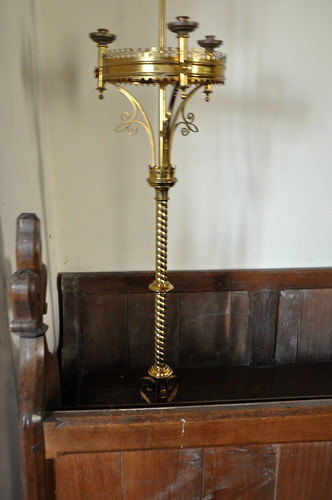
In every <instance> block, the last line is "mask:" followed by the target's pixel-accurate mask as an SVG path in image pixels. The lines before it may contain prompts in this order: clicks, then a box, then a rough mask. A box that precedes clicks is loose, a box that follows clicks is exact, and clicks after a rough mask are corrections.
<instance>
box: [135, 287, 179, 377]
mask: <svg viewBox="0 0 332 500" xmlns="http://www.w3.org/2000/svg"><path fill="white" fill-rule="evenodd" d="M178 304H179V295H178V294H176V293H169V294H168V295H167V335H168V336H167V353H166V357H167V363H169V364H170V365H171V366H172V367H176V366H177V365H178V353H179V328H178V317H179V314H178V309H179V306H178ZM128 344H129V366H130V368H132V369H135V370H136V369H139V368H145V369H147V368H148V367H149V366H150V365H151V364H152V363H153V361H154V294H152V293H147V294H145V293H140V294H128Z"/></svg>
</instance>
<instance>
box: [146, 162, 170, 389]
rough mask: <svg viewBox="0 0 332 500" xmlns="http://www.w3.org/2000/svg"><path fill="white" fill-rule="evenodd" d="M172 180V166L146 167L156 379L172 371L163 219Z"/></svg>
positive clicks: (165, 228)
mask: <svg viewBox="0 0 332 500" xmlns="http://www.w3.org/2000/svg"><path fill="white" fill-rule="evenodd" d="M175 182H176V178H175V177H174V168H173V167H171V166H168V167H162V168H160V167H151V168H150V178H149V184H150V185H151V186H152V187H154V188H155V191H156V197H155V199H156V269H155V281H154V282H153V283H152V284H151V285H150V287H149V288H150V290H153V291H154V292H155V317H154V364H153V365H152V366H151V368H150V369H149V375H151V376H153V377H155V378H159V379H160V378H167V377H169V376H170V375H172V373H173V370H172V369H171V368H170V367H169V366H168V365H167V364H166V336H167V292H169V291H170V290H172V289H173V286H172V285H171V284H170V283H169V282H168V279H167V223H168V190H169V188H170V187H172V186H173V185H174V183H175Z"/></svg>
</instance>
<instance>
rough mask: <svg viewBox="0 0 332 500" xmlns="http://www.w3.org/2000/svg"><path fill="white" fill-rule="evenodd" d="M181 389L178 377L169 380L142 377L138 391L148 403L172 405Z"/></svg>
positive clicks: (168, 378) (173, 376)
mask: <svg viewBox="0 0 332 500" xmlns="http://www.w3.org/2000/svg"><path fill="white" fill-rule="evenodd" d="M179 389H180V380H179V379H178V377H177V376H176V375H171V376H170V377H167V378H154V377H150V376H148V375H147V376H145V377H142V378H141V379H140V380H139V382H138V391H139V393H140V395H141V396H142V398H143V399H144V400H145V401H146V402H147V403H148V404H153V403H171V402H172V401H173V400H174V398H175V396H176V395H177V394H178V392H179Z"/></svg>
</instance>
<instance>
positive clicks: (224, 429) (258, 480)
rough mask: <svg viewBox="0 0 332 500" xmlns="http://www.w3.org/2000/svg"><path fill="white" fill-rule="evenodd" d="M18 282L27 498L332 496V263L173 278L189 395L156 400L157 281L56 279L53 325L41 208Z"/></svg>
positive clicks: (134, 276)
mask: <svg viewBox="0 0 332 500" xmlns="http://www.w3.org/2000/svg"><path fill="white" fill-rule="evenodd" d="M17 231H18V232H17V271H16V273H15V274H14V275H13V276H12V279H11V283H10V295H11V304H12V309H13V317H14V319H13V321H12V331H13V332H15V333H16V334H17V335H19V336H20V367H19V428H20V442H21V453H22V473H23V480H24V486H25V495H26V498H27V499H29V500H44V499H52V500H55V499H57V500H62V499H69V500H84V499H86V500H94V499H96V500H121V499H123V500H161V499H163V500H164V499H172V500H180V499H183V500H203V499H204V500H219V499H222V500H235V499H241V500H246V499H248V500H315V499H317V500H318V499H319V500H330V499H331V498H332V399H331V394H332V371H331V368H332V269H288V270H259V271H253V270H245V271H244V270H232V271H214V272H211V271H207V272H204V271H202V272H197V271H193V272H191V271H187V272H172V273H170V276H171V279H172V283H173V284H174V291H173V292H171V293H170V294H169V307H168V324H169V349H168V359H169V360H170V362H171V363H172V366H174V367H175V368H176V374H177V376H178V377H179V379H180V381H181V388H180V391H179V393H178V395H177V397H176V398H175V399H174V401H173V402H172V403H158V404H152V405H149V404H147V403H146V402H145V401H144V400H143V399H142V398H141V396H140V395H139V393H138V390H137V382H138V380H139V379H140V377H142V376H143V375H144V373H145V369H146V366H147V365H148V364H149V363H150V362H151V359H152V357H153V343H152V333H151V323H152V322H153V314H154V310H153V308H154V306H153V297H152V294H151V293H150V292H149V291H148V289H147V284H148V283H149V282H151V277H152V273H148V272H140V273H138V272H136V273H135V272H131V273H64V274H61V275H60V276H59V280H58V283H59V301H60V320H61V332H60V344H59V348H58V353H57V354H52V353H50V352H49V351H48V348H47V342H46V338H45V332H46V329H47V327H46V326H45V325H44V324H43V314H44V313H45V307H46V306H45V290H46V268H45V266H44V265H43V264H42V259H41V245H40V233H39V232H40V229H39V221H38V218H37V217H36V216H35V215H34V214H22V215H21V216H20V217H19V218H18V226H17Z"/></svg>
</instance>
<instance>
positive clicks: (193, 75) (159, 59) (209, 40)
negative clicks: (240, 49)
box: [90, 0, 226, 403]
mask: <svg viewBox="0 0 332 500" xmlns="http://www.w3.org/2000/svg"><path fill="white" fill-rule="evenodd" d="M197 26H198V23H196V22H194V21H190V19H189V18H188V17H187V16H179V17H178V18H177V19H176V21H174V22H171V23H168V28H169V29H170V31H172V32H173V33H175V34H176V35H177V38H178V47H177V48H168V47H166V44H165V39H166V37H165V31H166V30H165V27H166V23H165V0H160V1H159V47H152V48H149V49H145V50H143V49H138V50H134V49H114V50H107V46H108V45H109V44H110V43H112V42H113V41H114V40H115V38H116V37H115V35H113V34H111V33H110V32H109V31H108V30H106V29H99V30H98V31H97V32H94V33H90V37H91V39H92V40H93V41H95V42H96V43H97V44H98V67H97V68H96V70H95V75H96V78H97V79H98V87H97V90H99V97H100V99H102V98H103V93H104V91H105V90H106V88H105V84H106V83H109V84H111V85H113V86H114V87H116V88H117V89H118V90H119V91H120V92H121V93H122V94H124V95H125V96H126V97H127V98H128V100H129V101H130V103H131V106H132V112H131V113H129V112H125V113H123V114H122V117H121V123H120V124H119V125H118V126H117V128H116V131H118V132H122V131H125V130H126V131H127V132H128V133H129V134H136V133H137V125H141V126H142V127H143V128H144V129H145V131H146V132H147V134H148V137H149V141H150V146H151V166H150V175H149V178H148V183H149V184H150V186H151V187H153V188H154V189H155V200H156V249H155V255H156V264H155V280H154V282H153V283H152V284H151V285H150V286H149V288H150V290H152V291H153V292H154V293H155V320H154V322H155V325H154V339H155V340H154V364H153V365H152V366H151V367H150V368H149V370H148V375H147V376H146V377H142V378H141V379H140V381H139V384H138V386H139V387H138V388H139V392H140V394H141V396H142V397H143V398H144V399H145V401H146V402H147V403H153V402H171V401H172V400H173V399H174V397H175V396H176V394H177V393H178V390H179V387H180V382H179V380H178V378H177V377H176V375H174V373H173V370H172V368H171V367H169V366H168V365H167V364H166V334H167V318H166V315H167V293H168V292H169V291H171V290H172V289H173V285H171V283H169V281H168V278H167V217H168V199H169V198H168V191H169V189H170V188H171V187H172V186H174V184H175V183H176V181H177V179H176V177H175V175H174V174H175V168H174V167H173V166H172V165H171V161H170V156H171V147H172V140H173V136H174V132H175V131H176V129H177V128H178V127H180V128H181V133H182V135H185V136H186V135H188V134H189V133H190V132H198V128H197V126H196V125H195V123H194V120H195V117H194V115H193V113H186V105H187V103H188V101H189V99H190V98H191V97H192V96H193V95H194V94H195V93H196V92H197V91H198V90H199V89H203V92H204V93H205V94H206V101H209V97H210V94H211V92H212V85H213V84H223V83H224V72H225V61H226V56H225V55H224V54H222V53H220V52H216V51H215V49H216V48H217V47H219V46H220V45H221V43H222V42H221V41H220V40H216V39H215V37H214V36H212V35H209V36H206V38H205V39H204V40H199V41H198V44H199V45H200V48H194V49H190V48H189V47H188V39H189V33H191V32H193V31H194V30H195V29H196V28H197ZM124 84H140V85H153V86H157V87H158V88H159V108H158V115H159V120H158V122H159V127H158V139H159V145H158V146H159V147H158V153H159V162H158V164H157V159H156V143H155V137H154V132H153V128H152V126H151V123H150V121H149V118H148V116H147V114H146V112H145V111H144V108H143V106H142V105H141V104H140V103H139V101H138V100H137V99H136V98H135V97H134V95H133V94H132V93H131V92H129V91H128V90H127V89H126V88H124V87H123V86H122V85H124ZM178 98H179V99H178ZM167 101H168V102H167Z"/></svg>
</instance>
